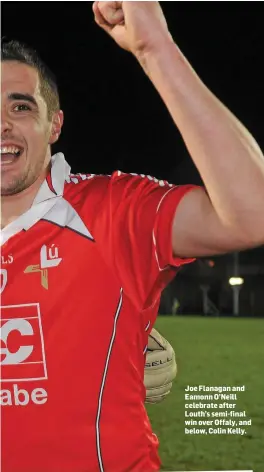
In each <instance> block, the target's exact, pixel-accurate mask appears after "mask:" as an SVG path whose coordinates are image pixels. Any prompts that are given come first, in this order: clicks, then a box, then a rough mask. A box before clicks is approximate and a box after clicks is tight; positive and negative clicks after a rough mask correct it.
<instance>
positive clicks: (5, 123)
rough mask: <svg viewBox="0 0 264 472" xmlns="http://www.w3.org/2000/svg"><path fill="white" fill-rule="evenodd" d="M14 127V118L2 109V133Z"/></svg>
mask: <svg viewBox="0 0 264 472" xmlns="http://www.w3.org/2000/svg"><path fill="white" fill-rule="evenodd" d="M12 128H13V124H12V120H11V119H10V118H9V117H8V115H7V113H6V112H5V111H3V110H2V111H1V134H3V133H6V132H7V131H10V130H12Z"/></svg>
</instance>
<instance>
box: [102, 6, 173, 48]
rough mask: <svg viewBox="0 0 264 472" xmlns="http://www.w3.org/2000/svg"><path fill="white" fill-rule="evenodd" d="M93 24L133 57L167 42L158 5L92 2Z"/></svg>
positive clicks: (169, 38)
mask: <svg viewBox="0 0 264 472" xmlns="http://www.w3.org/2000/svg"><path fill="white" fill-rule="evenodd" d="M93 12H94V17H95V21H96V23H97V24H98V25H99V26H100V27H101V28H102V29H103V30H104V31H106V32H107V33H108V34H109V35H110V36H111V37H112V38H113V39H114V40H115V41H116V42H117V44H118V45H119V46H120V47H121V48H123V49H126V50H127V51H130V52H132V53H133V54H134V55H135V56H136V57H137V56H138V55H139V54H142V53H144V52H148V51H151V50H152V49H155V48H157V47H159V45H160V44H162V43H163V42H164V41H167V40H171V36H170V33H169V31H168V27H167V23H166V20H165V17H164V15H163V12H162V9H161V7H160V5H159V2H127V1H125V2H94V3H93Z"/></svg>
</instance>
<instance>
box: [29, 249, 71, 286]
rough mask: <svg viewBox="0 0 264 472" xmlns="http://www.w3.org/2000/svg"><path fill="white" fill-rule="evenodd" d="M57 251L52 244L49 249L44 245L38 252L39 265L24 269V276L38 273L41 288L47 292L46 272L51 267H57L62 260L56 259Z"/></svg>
mask: <svg viewBox="0 0 264 472" xmlns="http://www.w3.org/2000/svg"><path fill="white" fill-rule="evenodd" d="M58 256H59V251H58V248H57V247H56V246H55V244H52V245H51V247H50V248H49V249H48V247H47V246H46V245H45V244H44V245H43V246H42V248H41V250H40V264H33V265H29V266H28V267H26V269H25V270H24V274H32V273H34V272H40V276H41V285H42V287H43V288H45V289H46V290H48V288H49V281H48V270H49V269H50V268H52V267H57V266H58V265H59V264H60V263H61V261H62V258H61V257H58Z"/></svg>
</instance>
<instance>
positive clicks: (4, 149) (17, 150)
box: [0, 146, 23, 164]
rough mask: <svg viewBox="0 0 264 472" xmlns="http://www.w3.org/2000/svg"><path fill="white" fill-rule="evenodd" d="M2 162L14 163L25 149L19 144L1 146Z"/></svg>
mask: <svg viewBox="0 0 264 472" xmlns="http://www.w3.org/2000/svg"><path fill="white" fill-rule="evenodd" d="M0 152H1V164H12V163H13V162H14V161H15V160H16V159H18V158H19V157H20V156H21V154H22V153H23V149H22V148H21V147H18V146H1V149H0Z"/></svg>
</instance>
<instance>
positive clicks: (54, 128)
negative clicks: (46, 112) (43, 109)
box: [49, 110, 64, 144]
mask: <svg viewBox="0 0 264 472" xmlns="http://www.w3.org/2000/svg"><path fill="white" fill-rule="evenodd" d="M63 121H64V115H63V111H62V110H59V111H56V113H54V115H53V117H52V125H51V133H50V139H49V144H54V143H56V141H58V139H59V137H60V134H61V129H62V125H63Z"/></svg>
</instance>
